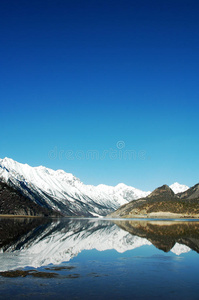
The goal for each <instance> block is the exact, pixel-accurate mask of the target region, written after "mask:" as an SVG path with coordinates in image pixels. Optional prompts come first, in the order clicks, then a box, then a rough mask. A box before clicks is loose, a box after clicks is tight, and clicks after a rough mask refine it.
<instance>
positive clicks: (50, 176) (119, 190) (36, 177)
mask: <svg viewBox="0 0 199 300" xmlns="http://www.w3.org/2000/svg"><path fill="white" fill-rule="evenodd" d="M0 179H1V180H2V181H4V182H6V183H8V184H10V185H12V186H13V187H15V188H17V189H18V190H20V191H21V192H22V193H23V194H25V195H26V196H28V197H29V198H30V199H32V200H33V201H35V202H37V203H38V204H40V205H41V204H42V205H44V206H47V207H50V208H52V209H55V210H58V211H60V212H62V213H64V214H66V215H84V216H104V215H107V214H108V213H110V212H111V211H113V210H116V209H117V208H119V207H120V206H121V205H123V204H126V203H128V202H129V201H132V200H136V199H138V198H141V197H145V196H147V195H148V194H149V193H150V192H143V191H141V190H138V189H136V188H134V187H131V186H127V185H125V184H124V183H121V184H118V185H117V186H115V187H113V186H107V185H103V184H101V185H98V186H92V185H85V184H83V183H82V182H81V181H80V180H79V178H77V177H75V176H74V175H73V174H71V173H66V172H65V171H63V170H57V171H54V170H52V169H49V168H46V167H44V166H38V167H31V166H29V165H27V164H21V163H18V162H16V161H14V160H12V159H10V158H4V159H1V160H0ZM35 199H37V200H35ZM38 200H39V201H38Z"/></svg>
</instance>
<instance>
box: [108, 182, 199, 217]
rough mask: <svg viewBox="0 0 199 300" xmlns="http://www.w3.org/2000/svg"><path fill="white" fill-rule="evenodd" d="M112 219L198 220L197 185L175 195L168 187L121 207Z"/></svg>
mask: <svg viewBox="0 0 199 300" xmlns="http://www.w3.org/2000/svg"><path fill="white" fill-rule="evenodd" d="M110 217H112V218H118V217H119V218H121V217H122V218H164V219H165V218H199V184H196V185H195V186H193V187H191V188H190V189H188V190H186V191H184V192H181V193H178V194H175V193H174V192H173V190H172V189H171V188H170V187H169V186H168V185H163V186H161V187H159V188H157V189H155V190H154V191H153V192H152V193H151V194H149V195H148V196H146V197H144V198H140V199H138V200H135V201H131V202H129V203H127V204H124V205H122V206H121V207H120V208H118V209H117V210H116V211H115V212H113V213H111V214H110Z"/></svg>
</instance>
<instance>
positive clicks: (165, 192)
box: [148, 184, 175, 197]
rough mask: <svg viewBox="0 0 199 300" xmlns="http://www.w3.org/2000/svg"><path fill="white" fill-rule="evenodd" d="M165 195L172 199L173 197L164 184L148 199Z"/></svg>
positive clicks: (169, 189)
mask: <svg viewBox="0 0 199 300" xmlns="http://www.w3.org/2000/svg"><path fill="white" fill-rule="evenodd" d="M165 195H168V196H172V197H173V196H174V195H175V194H174V192H173V191H172V189H171V188H170V187H169V186H168V185H167V184H164V185H162V186H160V187H158V188H157V189H155V190H154V191H153V192H152V193H151V194H150V195H149V196H148V197H154V196H158V197H161V196H165Z"/></svg>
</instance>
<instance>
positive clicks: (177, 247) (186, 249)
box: [171, 243, 191, 255]
mask: <svg viewBox="0 0 199 300" xmlns="http://www.w3.org/2000/svg"><path fill="white" fill-rule="evenodd" d="M189 251H191V249H190V248H189V247H188V246H186V245H182V244H178V243H176V244H175V246H174V247H173V248H172V249H171V252H173V253H175V254H176V255H180V254H182V253H187V252H189Z"/></svg>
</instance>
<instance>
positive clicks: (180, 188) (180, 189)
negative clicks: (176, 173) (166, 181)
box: [170, 182, 189, 194]
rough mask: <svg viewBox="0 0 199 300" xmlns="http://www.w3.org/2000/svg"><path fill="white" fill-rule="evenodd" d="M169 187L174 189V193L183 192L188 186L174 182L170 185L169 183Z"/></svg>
mask: <svg viewBox="0 0 199 300" xmlns="http://www.w3.org/2000/svg"><path fill="white" fill-rule="evenodd" d="M170 188H171V189H172V190H173V191H174V193H175V194H177V193H183V192H185V191H186V190H188V189H189V187H188V186H187V185H184V184H180V183H178V182H175V183H173V184H172V185H170Z"/></svg>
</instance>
